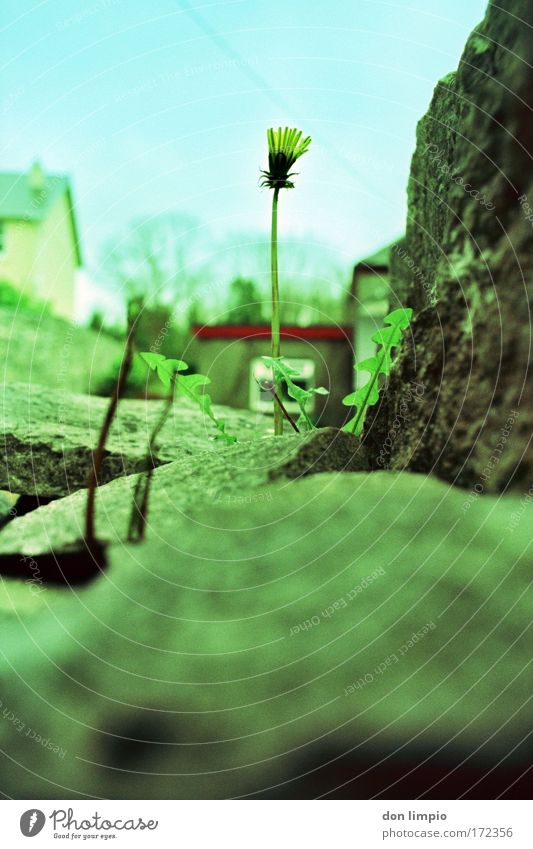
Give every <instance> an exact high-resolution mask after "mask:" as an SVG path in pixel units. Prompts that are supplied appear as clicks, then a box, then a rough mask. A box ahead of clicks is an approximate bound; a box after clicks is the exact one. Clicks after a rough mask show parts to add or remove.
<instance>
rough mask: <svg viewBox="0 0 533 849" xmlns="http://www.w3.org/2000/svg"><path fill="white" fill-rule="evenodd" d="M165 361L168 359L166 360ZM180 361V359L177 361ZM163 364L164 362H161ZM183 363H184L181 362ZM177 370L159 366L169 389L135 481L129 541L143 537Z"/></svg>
mask: <svg viewBox="0 0 533 849" xmlns="http://www.w3.org/2000/svg"><path fill="white" fill-rule="evenodd" d="M165 362H166V363H168V362H169V361H168V360H166V361H165ZM177 362H178V363H181V362H182V361H181V360H178V361H177ZM163 365H164V364H163ZM182 365H184V363H182ZM176 373H177V370H176V368H174V369H173V370H172V372H170V373H169V372H168V371H167V369H165V368H161V374H162V375H163V381H162V382H165V383H166V380H167V376H169V389H168V395H167V400H166V402H165V406H164V407H163V409H162V411H161V414H160V415H159V417H158V419H157V421H156V423H155V425H154V427H153V428H152V432H151V434H150V438H149V440H148V450H147V456H146V468H147V472H146V475H139V477H138V478H137V483H136V485H135V492H134V494H133V503H132V506H131V515H130V524H129V527H128V540H129V542H139V541H140V540H142V539H144V532H145V529H146V520H147V518H148V502H149V497H150V486H151V483H152V476H153V473H154V462H153V460H154V453H155V452H156V451H157V437H158V436H159V433H160V431H161V429H162V427H163V425H164V424H165V422H166V420H167V418H168V415H169V413H170V411H171V409H172V405H173V403H174V391H175V388H176V381H175V377H176Z"/></svg>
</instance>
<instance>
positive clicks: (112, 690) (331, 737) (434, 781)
mask: <svg viewBox="0 0 533 849" xmlns="http://www.w3.org/2000/svg"><path fill="white" fill-rule="evenodd" d="M213 459H214V458H213ZM219 459H220V458H218V457H217V463H218V462H219ZM174 465H175V466H177V465H178V464H174ZM171 472H172V466H165V467H162V468H160V469H159V470H157V472H156V475H154V477H155V478H157V481H162V480H163V479H166V480H167V486H168V496H169V497H168V499H166V498H165V487H164V486H161V489H159V490H158V492H157V499H156V500H157V507H158V509H157V511H154V512H153V513H152V515H153V523H152V524H151V525H150V527H149V528H148V539H147V541H146V542H145V543H143V544H141V545H130V546H127V545H124V544H123V543H122V542H118V543H117V544H116V545H114V546H112V547H111V549H110V561H111V563H110V566H109V568H108V570H107V571H106V572H105V573H104V574H102V575H101V576H100V577H98V578H97V579H95V581H94V582H93V583H92V584H90V585H88V586H87V587H85V588H82V589H80V588H79V587H73V588H72V589H64V590H58V589H52V588H44V587H39V586H36V585H35V584H34V585H32V586H30V585H25V584H24V583H22V582H19V581H15V580H4V581H3V583H2V595H1V607H0V623H1V626H2V653H1V655H0V691H1V693H2V695H1V699H2V711H3V715H1V716H0V720H1V721H0V748H1V749H2V750H3V752H4V755H3V757H4V758H7V759H9V760H6V761H5V766H6V767H8V768H6V769H4V770H3V773H2V779H1V790H2V792H3V793H4V794H6V795H8V796H13V797H15V798H86V797H90V798H93V797H96V798H100V797H104V798H108V797H110V798H178V799H179V798H225V797H234V796H243V795H244V796H250V795H255V796H258V797H262V798H270V797H284V798H299V797H301V798H313V797H316V796H321V795H323V794H330V795H332V796H337V797H345V798H369V797H372V796H374V795H381V796H384V797H389V798H414V797H415V796H419V795H420V796H422V797H425V798H435V799H442V798H456V797H457V796H458V795H461V794H463V793H464V794H465V795H466V797H478V798H493V797H494V795H497V794H500V793H501V794H502V795H503V796H509V797H512V796H516V795H520V793H521V792H522V793H523V792H524V790H523V787H522V786H521V784H520V780H519V779H520V776H521V774H522V773H523V772H524V770H525V768H526V765H527V764H526V755H525V754H524V751H523V748H522V747H521V741H522V739H523V738H524V737H525V735H526V734H527V732H528V729H529V720H528V716H527V712H526V707H525V706H526V703H527V698H528V685H527V681H526V672H525V670H526V667H527V663H528V659H529V647H528V645H527V639H526V630H527V624H528V622H529V611H528V609H527V604H526V595H525V593H526V589H527V585H528V581H529V576H528V573H529V567H530V565H531V555H530V553H527V549H528V546H529V543H530V538H529V533H528V526H530V524H531V518H532V512H533V510H532V504H533V502H532V501H531V499H529V500H526V501H523V500H522V501H520V500H519V499H518V498H515V497H512V496H509V497H506V498H505V499H497V498H493V497H490V496H487V497H485V498H479V499H477V500H476V501H475V503H473V504H472V506H471V508H470V509H469V510H465V509H464V503H465V493H463V492H460V491H458V490H457V489H455V488H453V487H448V486H447V485H446V484H444V483H440V482H438V481H435V480H432V479H428V478H424V477H422V476H418V475H408V474H396V473H390V472H381V473H380V472H377V473H371V474H364V473H351V474H350V473H343V474H322V475H314V476H311V477H306V478H303V479H300V480H296V481H294V480H290V481H287V480H285V481H281V482H280V481H278V482H271V483H270V484H269V485H268V486H267V487H266V488H264V487H260V488H259V489H256V490H253V489H248V490H247V489H246V488H245V486H244V479H245V477H243V481H242V485H241V487H240V495H241V500H237V498H236V492H235V491H233V497H232V496H231V493H230V491H229V489H226V488H225V487H222V488H221V489H219V488H218V487H219V484H220V482H221V480H220V478H221V475H222V472H221V471H219V472H216V471H215V473H214V475H213V485H214V488H215V491H214V492H213V493H208V492H205V493H204V499H203V503H202V500H201V498H198V500H197V502H196V503H195V504H194V505H193V506H191V507H190V508H189V509H188V510H184V509H182V505H181V503H180V501H179V499H178V500H177V501H175V499H176V497H177V495H176V494H177V492H178V491H179V483H180V480H179V476H178V479H176V477H174V478H172V477H171ZM246 474H247V475H248V477H249V480H250V482H251V483H252V484H253V480H251V479H252V478H253V477H254V476H253V475H250V473H249V472H247V473H246ZM256 478H257V474H256ZM125 483H126V482H125V481H116V482H114V483H112V484H109V485H108V487H104V489H107V490H108V491H109V490H111V489H112V488H114V489H115V490H116V491H117V492H118V490H119V488H120V487H123V486H124V485H125ZM184 485H187V484H186V481H184ZM157 486H159V483H158V484H157ZM261 493H262V496H263V497H261V498H259V497H258V498H255V499H254V498H253V497H252V496H253V494H255V495H258V496H259V495H260V494H261ZM247 496H249V497H247ZM76 498H77V496H74V497H73V501H74V500H75V499H76ZM215 501H216V503H214V502H215ZM111 505H112V500H111V501H110V511H109V512H110V514H111V513H112V508H111ZM55 506H56V505H50V506H49V507H45V508H41V509H40V510H38V511H36V513H35V514H34V516H37V515H38V514H39V513H40V514H43V515H44V514H45V513H46V511H48V515H49V513H50V510H51V508H53V507H55ZM119 512H120V510H119ZM25 518H26V519H27V518H28V517H25ZM20 521H23V520H20ZM110 521H112V516H110ZM36 562H37V563H38V558H37V559H36ZM43 741H44V742H43Z"/></svg>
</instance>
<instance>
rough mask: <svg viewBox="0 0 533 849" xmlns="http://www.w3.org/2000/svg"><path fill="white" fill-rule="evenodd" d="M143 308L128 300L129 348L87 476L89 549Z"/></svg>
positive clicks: (92, 545)
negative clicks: (107, 452)
mask: <svg viewBox="0 0 533 849" xmlns="http://www.w3.org/2000/svg"><path fill="white" fill-rule="evenodd" d="M141 311H142V303H140V302H136V301H133V300H132V301H130V302H129V303H128V313H127V332H126V349H125V352H124V357H123V359H122V362H121V364H120V370H119V374H118V378H117V383H116V385H115V388H114V389H113V392H112V394H111V398H110V399H109V405H108V408H107V412H106V415H105V417H104V421H103V422H102V427H101V428H100V433H99V435H98V443H97V445H96V448H95V450H94V452H93V456H92V463H91V467H90V470H89V474H88V476H87V504H86V508H85V542H86V543H87V546H88V548H89V549H95V548H97V547H98V545H99V543H98V540H97V539H96V533H95V517H94V508H95V500H96V490H97V488H98V486H99V485H100V472H101V470H102V464H103V461H104V456H105V445H106V442H107V437H108V435H109V431H110V429H111V425H112V423H113V419H114V418H115V413H116V412H117V407H118V402H119V400H120V398H121V397H122V395H123V393H124V388H125V386H126V382H127V380H128V375H129V373H130V370H131V366H132V362H133V350H134V334H135V325H136V322H137V319H138V317H139V315H140V313H141Z"/></svg>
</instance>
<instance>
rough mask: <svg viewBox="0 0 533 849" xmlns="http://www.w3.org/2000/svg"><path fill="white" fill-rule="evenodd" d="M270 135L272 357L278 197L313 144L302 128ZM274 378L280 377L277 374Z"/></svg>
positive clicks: (276, 348) (265, 175)
mask: <svg viewBox="0 0 533 849" xmlns="http://www.w3.org/2000/svg"><path fill="white" fill-rule="evenodd" d="M267 139H268V171H261V175H262V179H261V186H262V187H263V188H267V189H273V190H274V194H273V197H272V234H271V253H270V256H271V261H270V268H271V278H272V319H271V328H272V329H271V338H272V358H273V359H278V358H279V357H280V356H281V349H280V323H281V319H280V309H279V276H278V197H279V193H280V190H281V189H294V183H293V182H292V180H291V177H294V176H295V172H293V171H292V170H291V169H292V168H293V166H294V164H295V163H296V161H297V160H298V159H299V158H300V156H303V155H304V153H306V152H307V150H308V148H309V145H310V144H311V136H306V137H305V138H302V131H301V130H296V129H289V127H285V128H284V129H283V130H282V129H281V127H279V129H277V130H273V129H270V130H267ZM274 380H275V381H276V380H277V378H276V376H275V375H274ZM275 391H276V393H277V394H278V396H279V385H278V384H277V383H275ZM274 433H275V434H276V436H279V435H280V434H282V433H283V415H282V412H281V409H280V408H279V405H278V404H276V402H275V401H274Z"/></svg>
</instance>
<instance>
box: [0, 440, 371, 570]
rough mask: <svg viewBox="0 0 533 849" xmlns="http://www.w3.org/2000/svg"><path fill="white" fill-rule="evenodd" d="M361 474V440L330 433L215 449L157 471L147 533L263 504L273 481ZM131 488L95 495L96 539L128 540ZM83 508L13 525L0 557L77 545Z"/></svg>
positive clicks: (81, 499)
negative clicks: (221, 506)
mask: <svg viewBox="0 0 533 849" xmlns="http://www.w3.org/2000/svg"><path fill="white" fill-rule="evenodd" d="M205 444H206V443H205V442H204V443H203V445H204V446H205ZM361 468H364V458H363V456H362V453H361V450H360V443H359V441H358V440H357V439H356V438H355V437H353V436H352V435H351V434H347V433H342V432H341V431H338V430H335V429H334V428H327V429H324V430H321V431H317V432H316V433H314V434H311V435H309V436H300V435H297V434H288V435H286V436H280V437H274V436H271V437H265V438H262V439H257V440H255V441H253V442H242V443H237V444H235V445H232V446H227V447H220V448H219V449H218V450H212V449H211V450H203V451H196V452H195V453H194V454H193V455H186V456H185V457H183V459H181V460H179V461H175V462H171V463H168V464H166V465H164V466H160V467H159V468H157V469H155V471H154V474H153V476H152V482H151V488H150V500H149V513H148V533H156V534H159V533H162V532H163V529H170V533H172V528H173V527H174V522H175V520H176V515H178V516H179V515H181V513H182V512H183V511H185V510H187V509H188V508H190V507H192V506H193V505H204V506H205V505H207V506H210V505H213V504H216V503H222V502H224V501H226V502H228V503H229V502H231V503H233V504H236V505H239V504H240V505H245V504H250V503H255V502H257V501H260V500H264V499H267V500H268V497H269V493H270V492H271V489H272V482H273V481H275V480H276V479H277V478H284V477H286V478H298V477H303V476H304V475H307V474H316V473H318V472H327V471H331V470H337V471H344V470H353V469H361ZM136 482H137V475H130V476H126V477H124V476H123V477H120V478H117V479H116V480H113V481H111V482H109V483H107V484H104V485H102V486H101V487H100V488H99V491H98V493H97V498H96V532H97V536H98V538H99V539H101V540H104V541H106V542H116V541H119V540H122V541H124V540H125V539H126V537H127V531H128V525H129V521H130V516H131V511H132V505H133V496H134V491H135V485H136ZM85 503H86V492H85V490H84V491H78V492H75V493H73V494H72V495H70V496H68V497H65V498H61V499H58V500H57V501H53V502H52V503H50V504H47V505H46V506H44V507H40V508H39V509H38V510H34V511H32V512H31V513H28V514H26V515H25V516H21V517H20V518H17V519H15V520H14V521H13V522H11V524H10V525H9V526H8V527H6V528H5V529H4V531H3V533H2V534H0V554H13V553H16V554H20V555H32V556H36V555H39V554H43V553H45V552H47V551H50V550H51V549H53V550H54V551H60V550H61V549H62V548H64V547H65V546H69V545H71V544H73V543H75V542H76V540H78V539H80V537H81V536H82V535H83V528H84V515H85ZM0 571H1V565H0Z"/></svg>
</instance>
